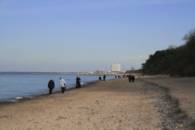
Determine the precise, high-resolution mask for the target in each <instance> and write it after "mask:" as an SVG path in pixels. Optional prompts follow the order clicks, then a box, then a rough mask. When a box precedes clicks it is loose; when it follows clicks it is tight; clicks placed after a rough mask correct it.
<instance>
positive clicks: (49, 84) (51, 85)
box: [48, 80, 55, 94]
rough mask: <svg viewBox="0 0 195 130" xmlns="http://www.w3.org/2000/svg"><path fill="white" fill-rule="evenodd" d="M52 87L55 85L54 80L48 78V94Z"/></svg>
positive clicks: (50, 92)
mask: <svg viewBox="0 0 195 130" xmlns="http://www.w3.org/2000/svg"><path fill="white" fill-rule="evenodd" d="M54 87H55V83H54V81H53V80H49V82H48V88H49V94H52V91H53V89H54Z"/></svg>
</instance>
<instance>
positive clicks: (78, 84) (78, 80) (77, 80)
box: [76, 76, 81, 88]
mask: <svg viewBox="0 0 195 130" xmlns="http://www.w3.org/2000/svg"><path fill="white" fill-rule="evenodd" d="M80 87H81V78H80V77H79V76H77V77H76V88H80Z"/></svg>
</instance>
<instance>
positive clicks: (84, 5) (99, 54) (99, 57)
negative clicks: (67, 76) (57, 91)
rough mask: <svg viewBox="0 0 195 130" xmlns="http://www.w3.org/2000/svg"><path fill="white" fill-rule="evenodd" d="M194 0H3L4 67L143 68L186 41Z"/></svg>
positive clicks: (0, 62) (193, 21)
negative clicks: (154, 56)
mask: <svg viewBox="0 0 195 130" xmlns="http://www.w3.org/2000/svg"><path fill="white" fill-rule="evenodd" d="M194 12H195V0H168V1H167V0H0V71H36V72H47V71H49V72H74V71H95V70H109V69H110V66H111V64H114V63H119V64H121V65H122V67H123V70H126V69H130V68H132V67H134V68H140V67H141V64H142V63H144V62H145V60H146V59H147V58H148V56H149V55H150V54H153V53H154V52H155V51H156V50H162V49H166V48H168V47H170V46H179V45H182V44H184V41H183V37H184V35H185V34H187V33H188V32H189V31H191V30H193V29H194V28H195V13H194Z"/></svg>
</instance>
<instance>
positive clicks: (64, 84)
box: [60, 77, 66, 93]
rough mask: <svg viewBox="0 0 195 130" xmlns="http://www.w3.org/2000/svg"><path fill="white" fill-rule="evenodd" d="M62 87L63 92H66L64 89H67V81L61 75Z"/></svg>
mask: <svg viewBox="0 0 195 130" xmlns="http://www.w3.org/2000/svg"><path fill="white" fill-rule="evenodd" d="M60 87H61V92H62V93H64V91H65V90H66V81H65V80H64V79H63V78H62V77H60Z"/></svg>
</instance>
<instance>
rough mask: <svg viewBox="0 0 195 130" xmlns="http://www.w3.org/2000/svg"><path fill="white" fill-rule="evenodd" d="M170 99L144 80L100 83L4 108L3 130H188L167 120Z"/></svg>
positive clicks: (0, 129) (0, 109)
mask: <svg viewBox="0 0 195 130" xmlns="http://www.w3.org/2000/svg"><path fill="white" fill-rule="evenodd" d="M167 96H169V95H168V94H167V91H164V90H163V89H162V88H160V87H158V86H156V85H154V84H150V83H147V82H145V81H144V80H139V79H138V80H136V82H135V83H128V82H127V80H112V81H106V82H104V81H102V82H97V83H95V84H92V85H90V86H88V87H84V88H81V89H76V90H72V91H68V92H65V94H54V95H51V96H42V97H38V98H35V99H33V100H29V101H23V102H19V103H15V104H5V105H1V106H0V130H162V129H163V130H165V129H166V130H169V129H172V130H173V129H175V130H186V129H185V128H184V127H185V125H183V124H182V123H183V122H175V121H174V119H172V118H170V119H169V120H167V119H168V116H169V115H168V114H169V113H172V110H173V109H170V108H171V107H169V106H171V104H172V102H169V100H167V99H169V98H166V97H167ZM173 104H174V103H173ZM176 107H178V106H176ZM166 111H168V112H169V113H168V114H167V113H166Z"/></svg>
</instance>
